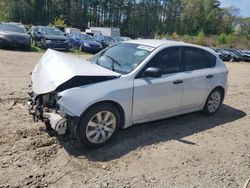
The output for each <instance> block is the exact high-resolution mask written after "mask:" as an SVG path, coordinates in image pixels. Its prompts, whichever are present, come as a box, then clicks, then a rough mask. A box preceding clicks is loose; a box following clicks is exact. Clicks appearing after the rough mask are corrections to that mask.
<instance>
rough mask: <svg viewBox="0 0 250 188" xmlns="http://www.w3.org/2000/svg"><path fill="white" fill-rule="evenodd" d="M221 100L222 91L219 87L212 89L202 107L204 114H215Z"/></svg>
mask: <svg viewBox="0 0 250 188" xmlns="http://www.w3.org/2000/svg"><path fill="white" fill-rule="evenodd" d="M222 100H223V92H222V91H221V89H219V88H218V89H214V90H213V91H212V92H211V93H210V94H209V96H208V98H207V101H206V103H205V105H204V108H203V113H204V114H205V115H212V114H215V113H216V112H217V111H218V109H219V108H220V105H221V103H222Z"/></svg>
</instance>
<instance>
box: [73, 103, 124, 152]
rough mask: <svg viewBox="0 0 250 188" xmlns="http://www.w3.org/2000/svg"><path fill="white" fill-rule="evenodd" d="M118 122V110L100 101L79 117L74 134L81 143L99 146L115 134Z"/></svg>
mask: <svg viewBox="0 0 250 188" xmlns="http://www.w3.org/2000/svg"><path fill="white" fill-rule="evenodd" d="M120 122H121V121H120V114H119V112H118V110H117V109H116V108H115V107H114V106H113V105H112V104H109V103H102V104H99V105H96V106H93V107H92V108H90V109H89V110H88V112H87V113H86V114H84V115H83V116H82V117H81V119H80V121H79V123H78V126H77V130H76V134H77V136H78V138H79V140H80V141H81V143H82V144H83V145H85V146H87V147H91V148H96V147H100V146H102V145H104V144H106V143H107V142H109V141H110V140H111V139H112V138H113V137H114V136H115V134H116V133H117V131H118V127H119V126H120Z"/></svg>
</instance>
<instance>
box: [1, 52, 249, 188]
mask: <svg viewBox="0 0 250 188" xmlns="http://www.w3.org/2000/svg"><path fill="white" fill-rule="evenodd" d="M41 56H42V53H33V52H18V51H4V50H0V67H1V68H0V88H1V90H0V120H1V121H0V132H1V134H0V145H1V147H0V187H60V188H61V187H117V188H118V187H119V188H120V187H208V188H211V187H232V188H235V187H243V185H244V184H245V182H246V180H247V179H248V178H249V177H250V128H249V126H250V124H249V123H250V116H249V113H250V104H249V103H250V64H247V63H227V67H228V69H229V84H230V87H229V91H228V94H227V96H226V99H225V101H224V104H223V105H222V107H221V109H220V110H219V111H218V113H217V114H216V115H214V116H210V117H206V116H203V115H201V114H200V113H199V112H197V113H192V114H188V115H183V116H179V117H175V118H170V119H165V120H162V121H157V122H154V123H148V124H141V125H136V126H133V127H131V128H129V129H126V130H121V131H120V132H119V133H118V135H117V137H116V138H115V139H114V140H113V141H112V143H110V144H107V145H106V146H104V147H102V148H99V149H95V150H88V149H85V148H81V147H79V146H78V145H77V144H75V143H74V142H71V140H70V138H69V136H66V137H65V136H64V137H58V136H56V135H54V134H53V133H52V132H46V131H45V128H44V125H43V124H42V123H41V122H38V123H36V122H33V121H32V118H31V117H30V115H29V114H28V113H27V105H26V102H27V95H26V92H27V91H28V88H27V86H28V84H29V81H30V75H29V73H30V72H31V71H32V69H33V67H34V65H35V63H36V62H37V61H38V59H39V58H40V57H41ZM82 58H87V56H86V55H85V56H82Z"/></svg>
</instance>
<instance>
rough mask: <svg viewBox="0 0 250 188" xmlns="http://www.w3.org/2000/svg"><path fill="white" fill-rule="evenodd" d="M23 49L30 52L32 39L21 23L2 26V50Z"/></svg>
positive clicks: (0, 27)
mask: <svg viewBox="0 0 250 188" xmlns="http://www.w3.org/2000/svg"><path fill="white" fill-rule="evenodd" d="M4 47H9V48H22V49H26V50H30V48H31V37H30V35H29V34H28V33H27V31H26V29H25V27H24V26H23V25H22V24H20V23H12V22H10V23H5V22H2V23H1V24H0V48H4Z"/></svg>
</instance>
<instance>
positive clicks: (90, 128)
mask: <svg viewBox="0 0 250 188" xmlns="http://www.w3.org/2000/svg"><path fill="white" fill-rule="evenodd" d="M115 128H116V118H115V115H114V114H113V113H112V112H110V111H101V112H98V113H96V114H95V115H94V116H93V117H92V118H91V119H90V120H89V122H88V124H87V126H86V136H87V139H88V140H89V141H90V142H91V143H93V144H100V143H103V142H105V141H106V140H108V139H109V138H110V137H111V136H112V135H113V133H114V131H115Z"/></svg>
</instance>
